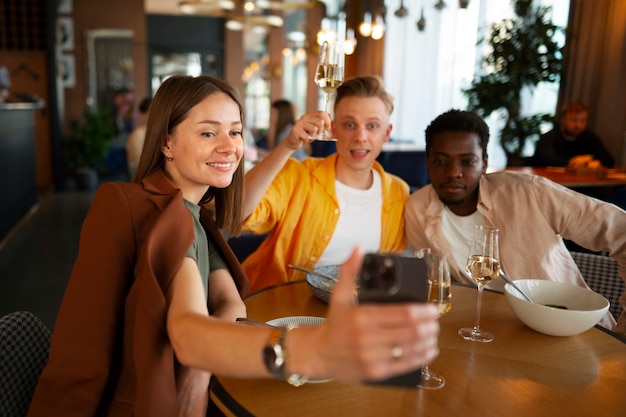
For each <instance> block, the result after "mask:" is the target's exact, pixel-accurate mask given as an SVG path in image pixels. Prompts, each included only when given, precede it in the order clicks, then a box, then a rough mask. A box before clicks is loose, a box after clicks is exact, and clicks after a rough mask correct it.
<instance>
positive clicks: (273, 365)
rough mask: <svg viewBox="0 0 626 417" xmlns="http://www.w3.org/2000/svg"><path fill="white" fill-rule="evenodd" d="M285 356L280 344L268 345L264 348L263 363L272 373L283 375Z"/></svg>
mask: <svg viewBox="0 0 626 417" xmlns="http://www.w3.org/2000/svg"><path fill="white" fill-rule="evenodd" d="M283 362H284V358H283V351H282V349H281V347H280V345H268V346H265V348H264V349H263V363H264V364H265V367H266V368H267V369H268V370H269V371H270V372H271V373H272V375H275V376H278V377H282V373H281V368H282V366H283Z"/></svg>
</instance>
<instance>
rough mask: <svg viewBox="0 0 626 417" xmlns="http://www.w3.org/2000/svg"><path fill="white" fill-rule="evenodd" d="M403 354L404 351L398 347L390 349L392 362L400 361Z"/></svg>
mask: <svg viewBox="0 0 626 417" xmlns="http://www.w3.org/2000/svg"><path fill="white" fill-rule="evenodd" d="M403 353H404V351H403V350H402V346H400V345H395V346H394V347H392V348H391V357H392V358H393V359H394V360H400V358H401V357H402V354H403Z"/></svg>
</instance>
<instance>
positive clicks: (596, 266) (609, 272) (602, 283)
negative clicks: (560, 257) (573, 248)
mask: <svg viewBox="0 0 626 417" xmlns="http://www.w3.org/2000/svg"><path fill="white" fill-rule="evenodd" d="M570 253H571V255H572V258H574V262H576V265H577V266H578V269H580V272H581V273H582V274H583V278H585V282H586V283H587V285H589V287H590V288H591V289H592V290H593V291H595V292H597V293H599V294H602V295H603V296H604V297H606V299H607V300H609V302H610V303H611V307H610V309H609V311H610V312H611V314H613V317H615V319H616V320H617V319H618V318H619V316H620V315H621V314H622V306H621V305H620V303H619V297H620V296H621V295H622V294H623V293H624V281H623V280H622V277H621V276H620V274H619V263H618V262H617V261H616V260H614V259H613V258H609V257H608V256H604V255H595V254H592V253H583V252H570Z"/></svg>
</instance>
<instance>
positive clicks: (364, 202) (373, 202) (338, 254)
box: [315, 170, 383, 266]
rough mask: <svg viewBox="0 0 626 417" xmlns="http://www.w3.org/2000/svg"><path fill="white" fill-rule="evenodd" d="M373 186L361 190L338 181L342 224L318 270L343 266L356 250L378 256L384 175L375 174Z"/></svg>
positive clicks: (319, 263) (336, 182)
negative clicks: (375, 253)
mask: <svg viewBox="0 0 626 417" xmlns="http://www.w3.org/2000/svg"><path fill="white" fill-rule="evenodd" d="M372 173H373V182H372V186H371V187H370V188H369V189H367V190H360V189H356V188H352V187H348V186H347V185H345V184H343V183H341V182H339V181H337V180H335V193H336V195H337V201H339V213H340V214H339V220H338V221H337V227H336V228H335V233H334V234H333V236H332V238H331V239H330V242H329V243H328V246H327V247H326V250H325V251H324V253H323V254H322V256H321V257H320V259H319V260H318V261H317V263H316V264H315V266H324V265H339V264H342V263H343V262H344V261H345V260H346V259H348V257H349V256H350V254H351V253H352V250H353V249H354V247H355V246H357V245H358V246H359V247H360V248H361V250H362V251H363V252H364V253H366V252H378V249H379V247H380V236H381V216H382V206H383V199H382V196H383V190H382V181H381V178H380V174H378V172H376V171H375V170H372Z"/></svg>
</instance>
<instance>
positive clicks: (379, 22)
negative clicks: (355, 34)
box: [371, 13, 385, 40]
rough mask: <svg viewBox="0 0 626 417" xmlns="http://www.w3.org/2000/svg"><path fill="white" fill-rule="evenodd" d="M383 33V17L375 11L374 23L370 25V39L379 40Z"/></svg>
mask: <svg viewBox="0 0 626 417" xmlns="http://www.w3.org/2000/svg"><path fill="white" fill-rule="evenodd" d="M384 35H385V21H384V20H383V17H382V16H381V15H380V14H378V13H376V17H375V20H374V24H373V25H372V33H371V36H372V39H375V40H379V39H382V37H383V36H384Z"/></svg>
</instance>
